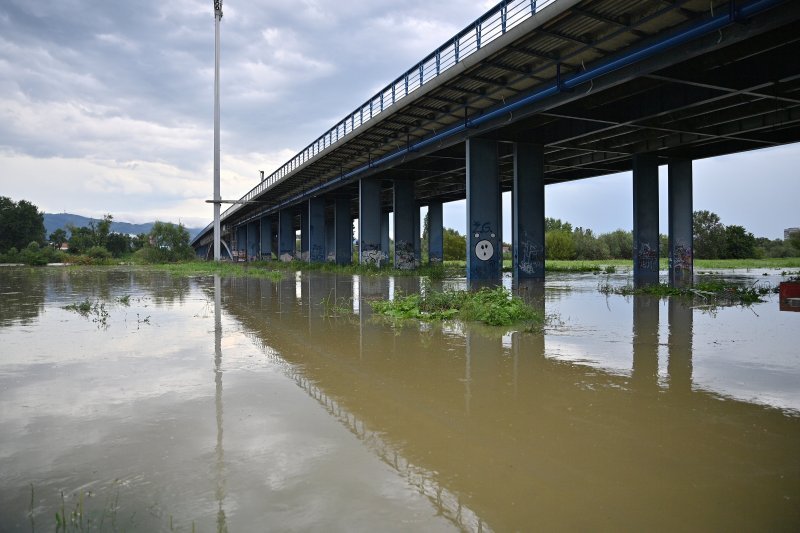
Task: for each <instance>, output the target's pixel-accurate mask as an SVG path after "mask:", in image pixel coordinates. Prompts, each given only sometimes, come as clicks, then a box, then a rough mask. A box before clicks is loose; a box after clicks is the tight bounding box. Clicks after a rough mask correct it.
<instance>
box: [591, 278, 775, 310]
mask: <svg viewBox="0 0 800 533" xmlns="http://www.w3.org/2000/svg"><path fill="white" fill-rule="evenodd" d="M598 288H599V290H600V292H602V293H603V294H621V295H623V296H631V295H636V294H649V295H651V296H658V297H660V298H666V297H670V296H679V297H680V296H683V297H692V298H699V299H701V300H703V301H705V302H706V303H709V304H713V305H751V304H754V303H758V302H763V301H764V300H763V298H762V297H763V296H765V295H767V294H769V293H771V292H772V289H771V288H770V287H768V286H762V285H759V284H753V285H741V284H736V283H730V282H726V281H722V280H718V279H702V280H700V281H698V282H697V283H696V284H695V285H694V286H692V287H685V288H682V287H671V286H669V285H668V284H666V283H658V284H654V285H647V286H644V287H637V288H635V287H633V286H631V285H623V286H616V287H615V286H613V285H612V284H611V283H609V282H608V281H607V280H606V281H605V282H603V283H601V284H600V285H599V287H598Z"/></svg>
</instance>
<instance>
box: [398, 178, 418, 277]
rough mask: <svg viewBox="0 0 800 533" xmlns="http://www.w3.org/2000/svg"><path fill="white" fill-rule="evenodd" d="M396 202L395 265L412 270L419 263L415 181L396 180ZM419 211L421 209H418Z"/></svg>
mask: <svg viewBox="0 0 800 533" xmlns="http://www.w3.org/2000/svg"><path fill="white" fill-rule="evenodd" d="M392 192H393V196H394V198H393V204H394V267H395V268H400V269H405V270H410V269H412V268H415V267H416V266H417V265H418V263H417V257H416V251H415V248H414V243H415V241H414V207H415V205H416V204H415V203H414V183H413V182H412V181H407V180H395V182H394V187H393V191H392ZM417 212H419V209H417Z"/></svg>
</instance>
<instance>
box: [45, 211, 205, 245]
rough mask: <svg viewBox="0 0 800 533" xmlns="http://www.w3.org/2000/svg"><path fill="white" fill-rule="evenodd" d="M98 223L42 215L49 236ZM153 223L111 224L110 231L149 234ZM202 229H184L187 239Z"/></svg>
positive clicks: (69, 215) (70, 216) (63, 215)
mask: <svg viewBox="0 0 800 533" xmlns="http://www.w3.org/2000/svg"><path fill="white" fill-rule="evenodd" d="M92 221H94V222H98V221H99V219H96V218H88V217H84V216H81V215H73V214H72V213H45V214H44V228H45V232H46V235H50V234H51V233H53V232H54V231H55V230H57V229H59V228H61V229H63V230H65V231H66V229H67V225H68V224H72V225H73V226H75V227H76V228H80V227H83V226H88V225H89V223H90V222H92ZM153 224H154V223H153V222H145V223H144V224H133V223H131V222H117V221H116V220H114V221H113V222H111V231H114V232H116V233H127V234H129V235H138V234H140V233H149V232H150V230H151V229H153ZM202 229H203V228H186V230H187V231H188V232H189V237H190V238H192V239H193V238H194V237H195V235H197V234H198V233H200V231H201V230H202Z"/></svg>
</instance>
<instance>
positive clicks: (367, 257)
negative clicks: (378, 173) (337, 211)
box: [358, 178, 387, 266]
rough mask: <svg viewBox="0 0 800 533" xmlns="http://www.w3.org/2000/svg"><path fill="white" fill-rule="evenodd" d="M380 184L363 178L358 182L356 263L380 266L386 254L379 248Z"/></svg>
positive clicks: (380, 233)
mask: <svg viewBox="0 0 800 533" xmlns="http://www.w3.org/2000/svg"><path fill="white" fill-rule="evenodd" d="M381 219H382V215H381V182H380V180H379V179H375V178H364V179H362V180H361V181H359V182H358V261H359V263H360V264H362V265H375V266H381V265H383V264H385V263H386V257H387V256H386V252H385V251H384V250H383V249H382V247H381V236H382V233H383V232H382V231H381Z"/></svg>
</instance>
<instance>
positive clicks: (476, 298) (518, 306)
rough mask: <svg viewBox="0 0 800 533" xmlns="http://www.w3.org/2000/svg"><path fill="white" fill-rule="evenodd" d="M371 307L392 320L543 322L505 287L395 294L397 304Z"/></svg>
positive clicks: (382, 302)
mask: <svg viewBox="0 0 800 533" xmlns="http://www.w3.org/2000/svg"><path fill="white" fill-rule="evenodd" d="M370 304H371V305H372V309H373V310H374V311H375V312H376V313H379V314H381V315H383V316H386V317H389V318H393V319H416V320H424V321H436V320H450V319H459V320H463V321H465V322H482V323H484V324H488V325H490V326H510V325H512V324H517V323H520V322H530V323H532V324H541V323H542V322H544V317H543V316H542V315H541V314H540V313H538V312H536V311H535V310H534V309H533V308H532V307H530V306H529V305H527V304H526V303H525V302H524V301H523V300H522V299H521V298H519V297H518V296H514V295H512V294H511V293H510V292H509V291H508V290H506V289H504V288H503V287H498V288H494V289H489V288H483V289H480V290H478V291H452V290H448V291H433V290H430V289H428V290H426V291H425V292H424V293H423V294H406V295H403V294H396V295H395V297H394V300H375V301H372V302H370Z"/></svg>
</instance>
